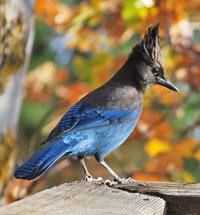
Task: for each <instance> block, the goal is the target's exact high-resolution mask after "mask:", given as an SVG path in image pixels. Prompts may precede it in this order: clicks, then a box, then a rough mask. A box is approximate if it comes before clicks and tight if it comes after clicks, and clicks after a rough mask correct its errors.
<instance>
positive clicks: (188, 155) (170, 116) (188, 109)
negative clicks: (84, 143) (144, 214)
mask: <svg viewBox="0 0 200 215" xmlns="http://www.w3.org/2000/svg"><path fill="white" fill-rule="evenodd" d="M199 10H200V1H199V0H188V1H185V0H179V1H176V2H174V1H173V0H165V1H164V0H161V1H159V0H122V1H118V0H88V1H81V0H74V1H71V0H37V1H36V3H35V18H36V26H35V28H36V34H35V42H34V47H33V53H32V59H31V62H30V70H29V72H28V74H27V76H26V79H25V92H24V103H23V107H22V111H21V116H20V124H19V130H18V141H17V143H18V145H17V146H18V159H17V161H16V164H17V165H20V164H22V163H23V162H24V161H25V160H26V159H27V158H28V157H29V156H30V155H31V154H33V153H34V152H35V151H36V150H38V149H39V148H40V147H41V145H40V142H42V141H43V140H44V139H45V137H47V135H48V134H49V132H50V131H51V129H53V128H54V126H55V125H56V124H57V122H58V121H59V119H60V118H61V116H62V115H63V114H64V113H65V112H66V111H67V110H68V109H69V108H70V107H71V106H72V105H73V104H74V103H75V102H77V101H78V100H79V99H81V98H82V97H83V96H85V95H86V94H87V93H88V92H90V91H91V90H93V89H95V88H96V87H98V86H100V85H101V84H103V83H104V82H105V81H107V80H108V79H109V78H110V77H111V76H112V75H113V74H114V73H115V72H116V71H117V70H118V69H119V68H120V66H121V65H122V64H123V63H124V61H125V60H126V57H127V55H128V54H129V53H130V51H131V49H132V47H133V46H134V45H135V44H136V43H137V42H138V41H139V40H140V38H141V37H142V35H143V34H144V32H145V29H147V27H148V26H149V25H150V24H154V23H156V22H158V21H159V22H160V36H161V44H162V54H163V58H164V62H165V69H166V75H167V76H168V77H169V79H171V81H172V82H173V83H175V85H176V86H177V87H178V88H179V89H180V93H175V92H172V91H169V90H168V89H166V88H163V87H160V86H155V87H153V88H152V89H150V90H148V92H147V94H146V96H145V101H144V110H143V113H142V116H141V119H140V120H139V123H138V125H137V128H136V129H135V130H134V132H133V134H132V135H131V136H130V137H129V138H128V140H127V141H126V142H125V143H124V144H123V145H122V146H121V147H120V148H119V149H118V150H116V151H114V152H113V153H111V154H110V155H108V156H107V157H106V160H107V161H108V163H109V164H110V165H111V166H112V167H113V169H114V170H116V172H118V173H119V175H121V176H124V177H128V176H131V177H133V178H134V179H136V180H150V181H152V180H153V181H154V180H155V181H177V182H199V181H200V166H199V165H200V111H199V108H200V91H199V90H200V84H199V83H200V65H199V64H200V63H199V62H200V13H199ZM87 163H88V168H89V169H90V171H91V173H92V174H93V175H94V176H103V177H104V178H109V179H112V178H111V176H110V175H109V174H108V172H107V171H106V170H104V168H103V167H102V166H101V165H99V164H98V163H97V162H96V161H95V160H94V159H90V160H88V161H87ZM83 178H84V173H83V171H82V169H81V166H80V164H79V162H78V161H77V160H76V159H75V158H72V159H69V158H64V159H61V160H59V161H58V162H57V163H56V164H55V165H54V166H53V167H52V168H51V169H50V170H49V171H48V172H47V173H46V174H45V175H44V176H43V177H42V178H40V179H39V180H37V181H35V182H27V181H22V180H16V179H14V178H13V180H12V183H10V184H9V185H8V187H7V190H8V192H6V195H7V196H6V197H4V198H5V199H6V202H7V203H9V202H12V201H15V200H17V199H19V198H23V197H24V196H25V195H27V194H31V193H35V192H37V191H39V190H41V189H45V188H47V187H49V186H53V185H56V184H60V183H64V182H69V181H72V180H80V179H83Z"/></svg>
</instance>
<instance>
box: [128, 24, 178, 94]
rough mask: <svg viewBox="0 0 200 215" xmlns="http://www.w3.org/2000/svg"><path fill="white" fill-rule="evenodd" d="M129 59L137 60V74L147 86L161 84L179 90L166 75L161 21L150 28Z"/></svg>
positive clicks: (135, 64)
mask: <svg viewBox="0 0 200 215" xmlns="http://www.w3.org/2000/svg"><path fill="white" fill-rule="evenodd" d="M128 60H129V62H131V61H132V62H133V61H134V62H135V63H134V66H135V67H136V68H137V76H138V78H139V80H140V82H141V83H142V84H144V86H145V88H149V87H151V86H153V85H155V84H159V85H162V86H165V87H167V88H169V89H171V90H174V91H178V89H177V88H176V87H175V86H174V85H173V84H172V83H171V82H170V81H169V80H167V79H166V78H165V76H164V63H163V59H162V54H161V47H160V38H159V23H157V24H156V25H153V26H150V27H149V28H148V30H147V32H146V33H145V35H144V38H143V39H142V41H141V42H140V43H139V44H137V45H136V46H135V47H134V48H133V51H132V53H131V54H130V56H129V59H128Z"/></svg>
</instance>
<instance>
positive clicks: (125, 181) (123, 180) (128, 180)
mask: <svg viewBox="0 0 200 215" xmlns="http://www.w3.org/2000/svg"><path fill="white" fill-rule="evenodd" d="M134 182H136V180H134V179H132V178H120V179H119V180H116V179H115V180H114V181H110V180H105V182H104V184H106V185H108V186H110V187H112V186H114V185H117V184H130V183H134Z"/></svg>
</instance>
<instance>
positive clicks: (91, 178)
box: [85, 175, 104, 184]
mask: <svg viewBox="0 0 200 215" xmlns="http://www.w3.org/2000/svg"><path fill="white" fill-rule="evenodd" d="M85 180H86V181H88V182H94V183H101V184H102V183H104V180H103V178H102V177H98V178H93V177H92V176H91V175H86V176H85Z"/></svg>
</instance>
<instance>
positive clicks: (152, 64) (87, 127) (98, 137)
mask: <svg viewBox="0 0 200 215" xmlns="http://www.w3.org/2000/svg"><path fill="white" fill-rule="evenodd" d="M164 73H165V69H164V63H163V59H162V54H161V46H160V37H159V23H157V24H155V25H151V26H149V27H148V29H147V31H146V32H145V34H144V36H143V38H142V39H141V41H140V42H139V43H138V44H136V45H135V46H134V47H133V48H132V51H131V53H130V54H129V56H128V57H127V60H126V62H125V63H124V64H123V65H122V67H121V68H120V69H119V70H118V71H117V72H116V73H115V74H114V75H113V77H111V79H110V80H108V81H107V82H106V83H104V84H103V85H102V86H100V87H99V88H97V89H95V90H94V91H92V92H90V93H89V94H88V95H86V96H85V97H83V98H82V99H81V100H80V101H78V102H77V103H76V104H75V105H74V106H72V107H71V108H70V109H69V110H68V111H67V112H66V114H65V115H64V116H63V117H62V118H61V120H60V121H59V122H58V124H57V125H56V127H55V128H54V129H53V130H52V131H51V133H50V134H49V136H48V137H47V138H46V140H45V144H46V145H44V147H43V148H42V149H40V150H39V151H38V152H36V153H35V154H34V155H33V156H32V157H31V158H29V159H28V160H27V161H26V162H25V163H23V164H22V165H21V166H20V167H19V168H18V169H17V170H16V171H15V177H16V178H20V179H25V180H35V179H37V178H39V177H40V176H41V175H42V174H43V173H45V172H46V171H47V170H48V169H49V168H50V167H51V166H52V165H53V164H54V163H55V162H56V161H57V160H58V159H59V158H61V157H62V156H68V157H73V156H76V157H77V158H78V159H79V160H80V163H81V164H82V167H83V170H84V172H85V180H86V181H89V182H101V181H102V180H103V179H102V178H101V177H99V178H94V177H93V176H92V175H91V174H90V172H89V170H88V169H87V166H86V163H85V158H87V157H95V158H96V160H97V161H98V162H99V163H100V164H102V165H103V166H104V167H105V168H106V169H107V170H108V171H109V172H110V174H111V175H112V176H113V177H114V181H115V182H117V183H129V182H133V181H135V180H134V179H131V178H120V177H119V176H118V175H117V174H116V173H115V172H114V171H113V170H112V169H111V167H110V166H109V165H108V164H107V163H106V162H105V160H104V157H105V156H106V155H108V154H109V153H111V152H112V151H114V150H116V149H117V148H118V147H119V146H120V145H121V144H122V143H123V142H124V141H125V140H126V139H127V138H128V137H129V135H130V134H131V132H132V131H133V130H134V128H135V126H136V124H137V122H138V120H139V118H140V115H141V113H142V109H143V100H144V94H145V92H146V91H147V90H148V89H149V88H150V87H152V86H154V85H162V86H164V87H166V88H168V89H170V90H173V91H177V92H178V89H177V87H176V86H175V85H174V84H172V83H171V82H170V81H169V80H168V79H167V78H165V76H164Z"/></svg>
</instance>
